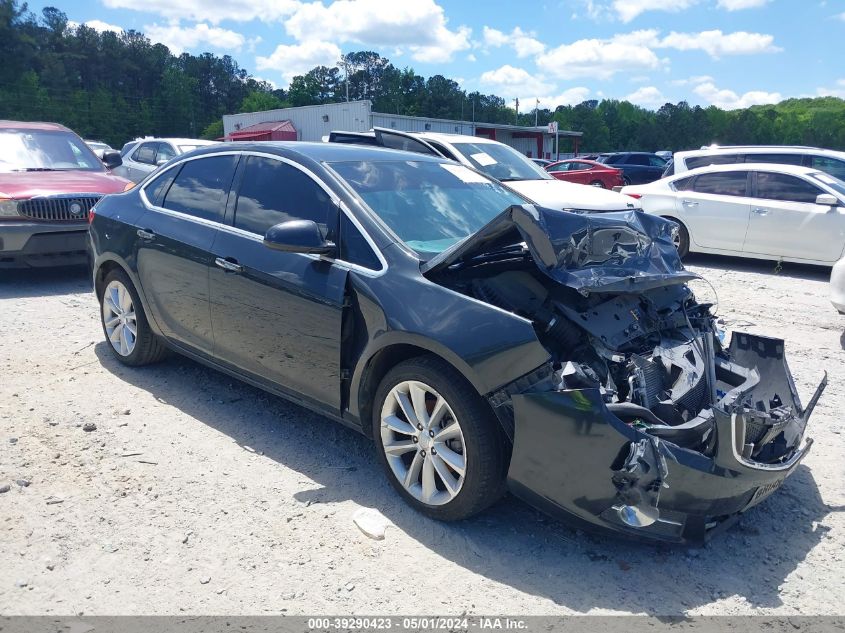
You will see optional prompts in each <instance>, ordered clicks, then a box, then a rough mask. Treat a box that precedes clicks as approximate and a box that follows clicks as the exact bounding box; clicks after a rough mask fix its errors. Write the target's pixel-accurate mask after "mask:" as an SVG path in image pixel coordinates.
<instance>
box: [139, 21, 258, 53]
mask: <svg viewBox="0 0 845 633" xmlns="http://www.w3.org/2000/svg"><path fill="white" fill-rule="evenodd" d="M144 33H145V34H146V36H147V37H149V38H150V40H151V41H153V42H158V43H160V44H164V45H165V46H167V48H169V49H170V50H171V51H173V53H175V54H176V55H179V54H180V53H182V52H184V51H186V50H188V49H194V48H197V47H198V46H201V45H205V46H207V47H210V48H215V49H220V50H240V49H241V47H243V45H244V43H246V38H245V37H244V36H243V35H241V34H240V33H236V32H235V31H230V30H229V29H221V28H220V27H218V26H209V25H208V24H204V23H201V24H194V25H193V26H179V25H178V24H168V25H159V24H148V25H147V26H145V27H144Z"/></svg>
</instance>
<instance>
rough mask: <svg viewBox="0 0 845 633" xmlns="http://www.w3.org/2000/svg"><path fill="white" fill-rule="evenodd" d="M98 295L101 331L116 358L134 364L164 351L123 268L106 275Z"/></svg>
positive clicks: (145, 362) (158, 356) (151, 359)
mask: <svg viewBox="0 0 845 633" xmlns="http://www.w3.org/2000/svg"><path fill="white" fill-rule="evenodd" d="M98 299H99V301H100V323H101V324H102V326H103V333H104V334H105V335H106V341H107V342H108V344H109V349H110V350H111V352H112V354H114V356H115V358H117V360H119V361H120V362H121V363H123V364H124V365H130V366H133V367H138V366H141V365H149V364H151V363H155V362H158V361H160V360H161V359H162V358H164V357H165V356H166V355H167V348H166V347H165V346H164V343H163V342H162V341H161V340H160V339H159V338H158V337H157V336H156V335H155V334H154V333H153V331H152V329H150V324H149V322H148V321H147V315H146V314H144V308H143V306H142V305H141V300H140V298H139V297H138V292H137V291H136V290H135V286H134V285H133V284H132V281H131V280H130V279H129V275H127V274H126V273H125V272H124V271H123V270H121V269H119V268H116V269H114V270H112V271H111V272H109V273H108V274H107V275H106V278H105V279H104V280H103V284H102V289H101V291H100V296H99V297H98Z"/></svg>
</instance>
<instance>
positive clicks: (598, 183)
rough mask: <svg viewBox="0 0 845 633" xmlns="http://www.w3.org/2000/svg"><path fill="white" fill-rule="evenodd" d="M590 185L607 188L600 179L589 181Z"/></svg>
mask: <svg viewBox="0 0 845 633" xmlns="http://www.w3.org/2000/svg"><path fill="white" fill-rule="evenodd" d="M590 185H592V186H593V187H598V188H599V189H607V187H605V186H604V183H603V182H602V181H601V180H594V181H593V182H591V183H590Z"/></svg>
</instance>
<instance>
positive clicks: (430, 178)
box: [331, 161, 526, 255]
mask: <svg viewBox="0 0 845 633" xmlns="http://www.w3.org/2000/svg"><path fill="white" fill-rule="evenodd" d="M331 167H332V168H333V169H334V170H335V172H337V174H338V175H339V176H340V177H341V178H343V179H344V180H345V181H346V182H347V183H348V184H349V186H350V187H352V189H353V190H354V191H355V192H356V193H357V194H358V195H359V196H360V197H361V198H362V199H363V200H364V202H366V203H367V205H368V206H369V207H370V208H371V209H372V210H373V211H374V212H375V213H376V215H378V216H379V217H380V218H381V219H382V220H383V221H384V223H385V224H387V226H389V227H390V229H391V230H392V231H393V232H394V233H396V235H398V236H399V238H400V239H401V240H402V241H403V242H405V243H406V244H407V245H408V246H410V247H411V248H413V249H414V250H415V251H417V252H418V253H421V254H423V255H424V254H429V255H431V254H435V253H440V252H442V251H444V250H446V249H447V248H449V247H450V246H452V245H453V244H456V243H457V242H459V241H461V240H462V239H464V238H466V237H468V236H470V235H472V234H473V233H475V232H476V231H478V229H480V228H481V227H482V226H484V225H485V224H487V223H488V222H490V220H492V219H493V218H494V217H496V216H497V215H499V214H500V213H501V212H502V211H504V210H505V209H507V208H508V207H509V206H511V205H513V204H524V203H525V202H526V201H525V200H524V199H522V198H521V197H520V196H518V195H517V194H515V193H513V192H511V191H508V190H507V189H505V188H504V187H502V186H501V185H499V184H498V183H496V182H494V181H491V180H488V179H487V178H485V177H484V176H482V175H481V174H478V173H476V172H474V171H472V170H471V169H468V168H467V167H464V166H463V165H455V164H454V163H437V162H428V161H377V162H376V161H354V162H340V163H331Z"/></svg>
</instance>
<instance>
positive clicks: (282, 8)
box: [102, 0, 300, 24]
mask: <svg viewBox="0 0 845 633" xmlns="http://www.w3.org/2000/svg"><path fill="white" fill-rule="evenodd" d="M102 2H103V5H104V6H106V7H107V8H109V9H131V10H134V11H143V12H145V13H155V14H157V15H160V16H162V17H165V18H167V19H168V20H191V21H195V22H210V23H212V24H220V22H222V21H223V20H234V21H236V22H250V21H252V20H256V19H258V20H261V21H262V22H272V21H275V20H279V19H281V18H284V17H285V16H288V15H290V14H291V13H293V11H294V10H295V9H296V8H297V7H298V6H299V5H300V3H299V2H298V1H297V0H143V1H141V2H138V0H102Z"/></svg>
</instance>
